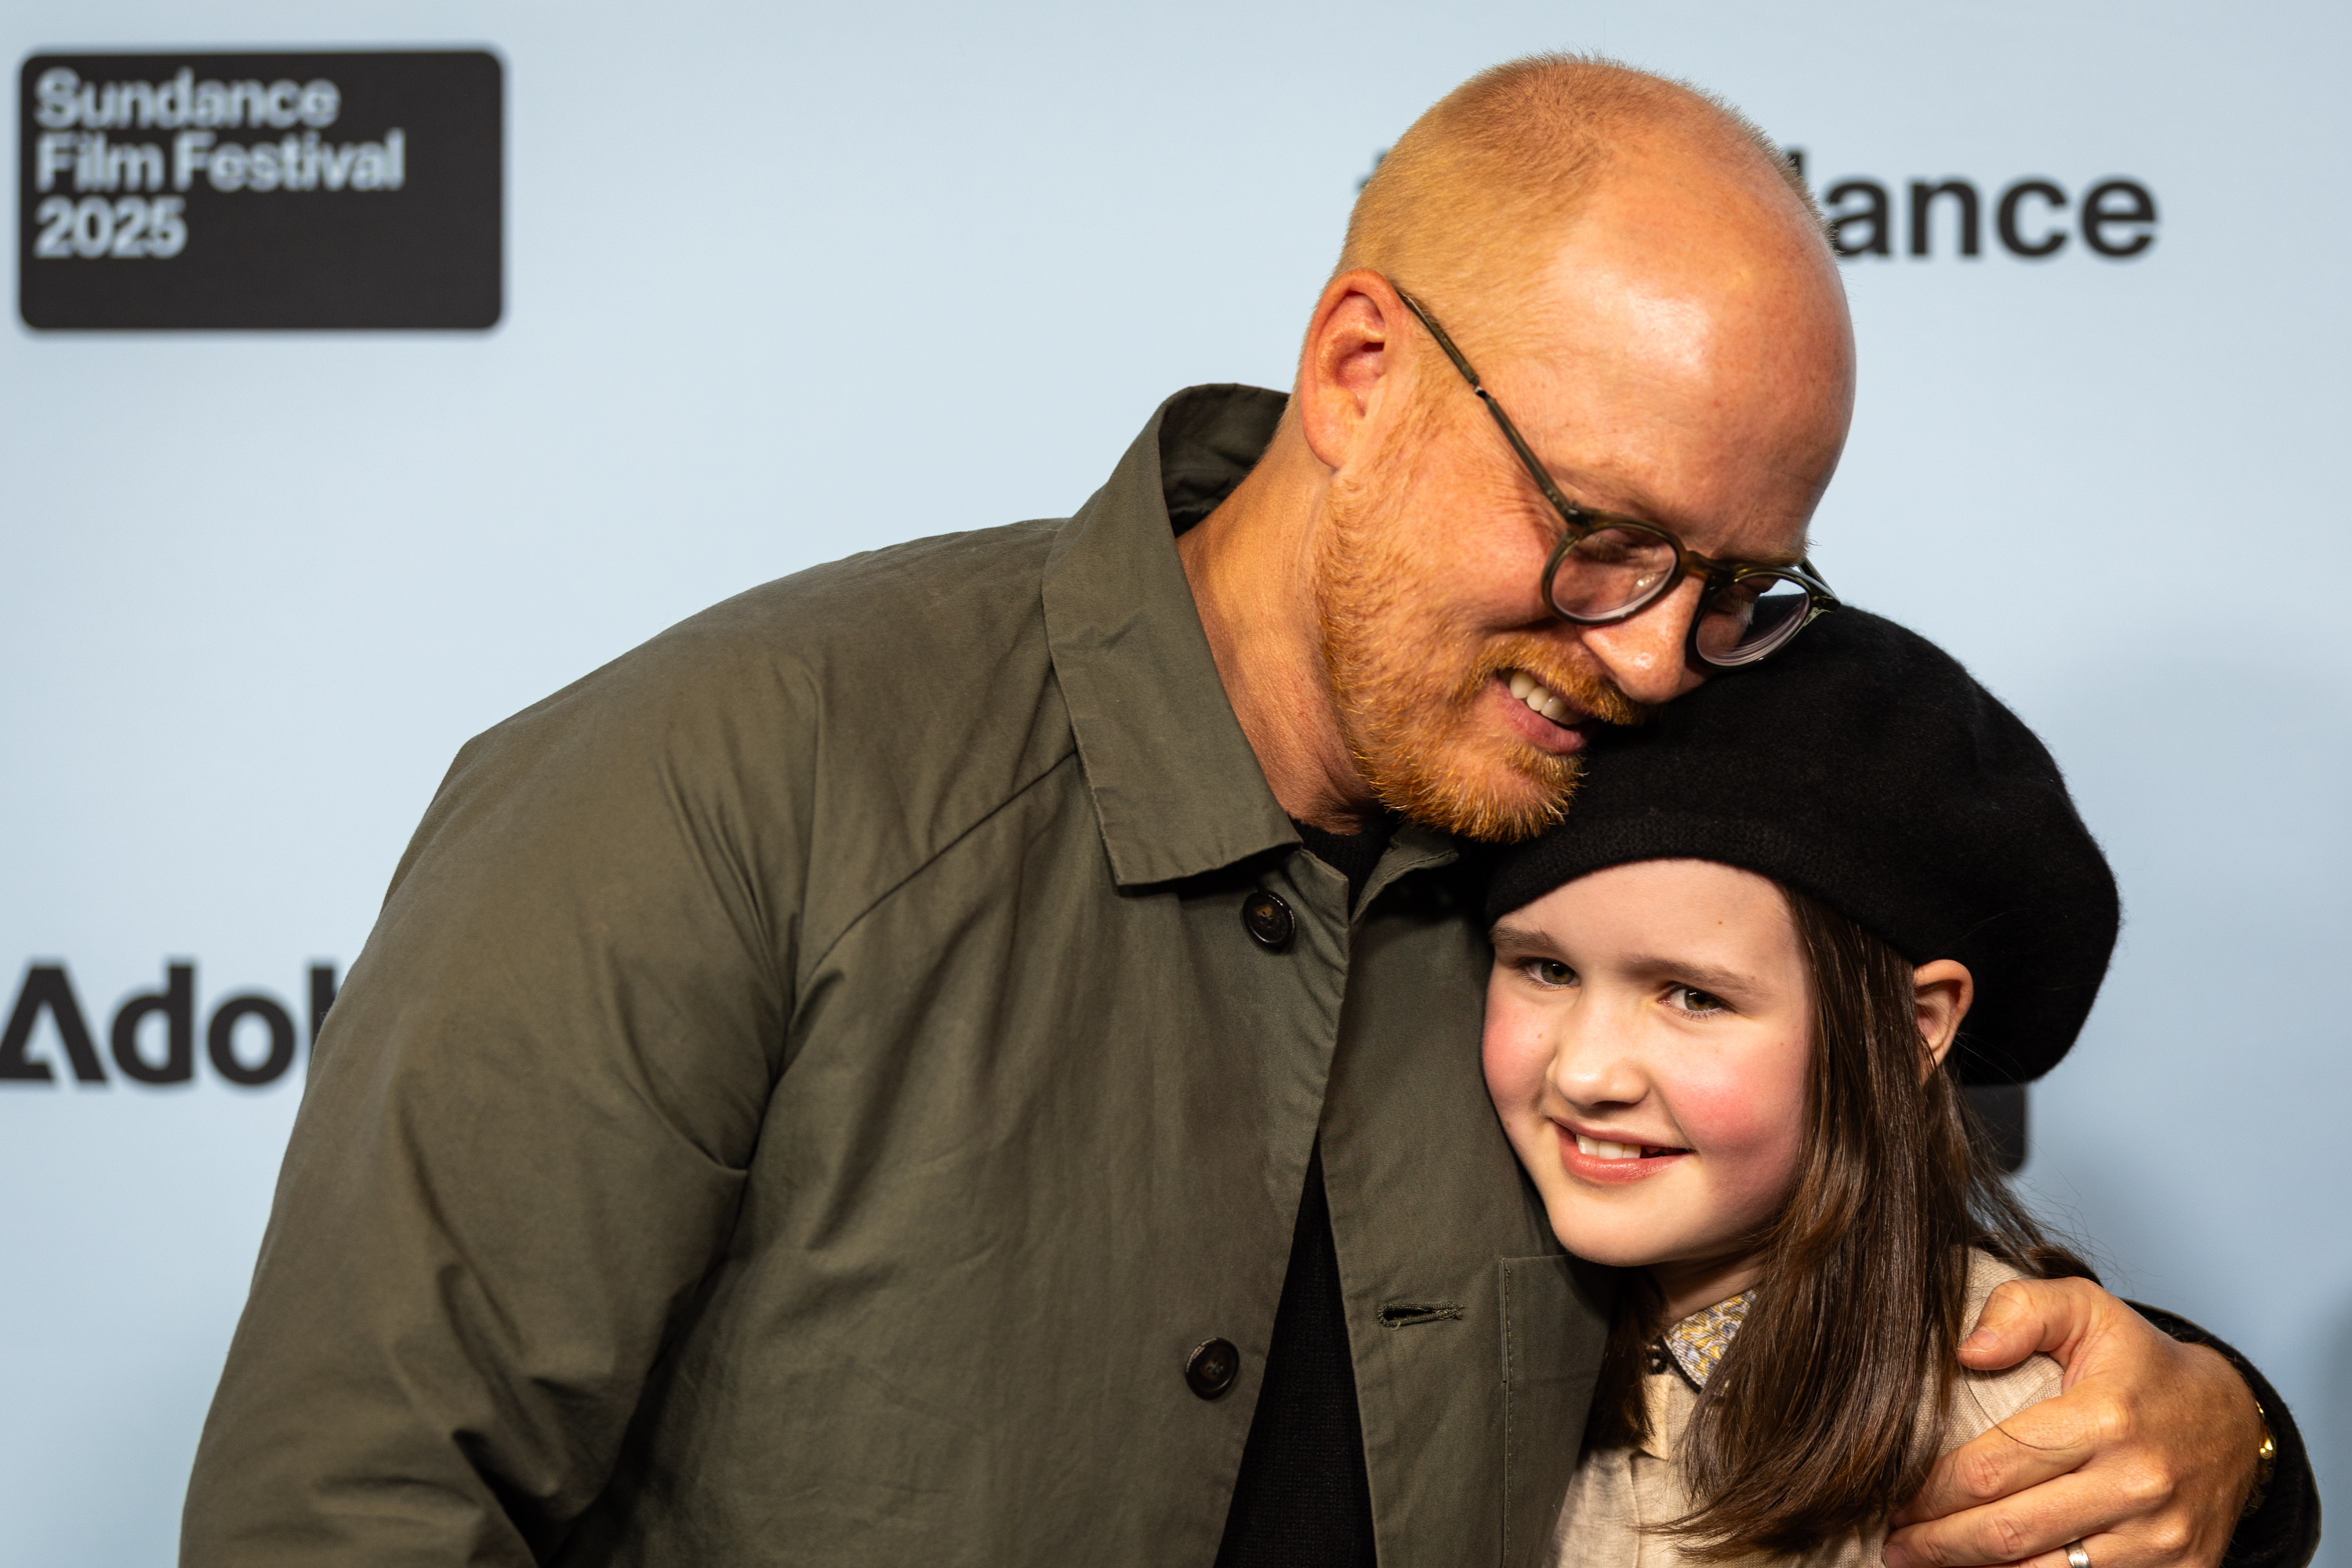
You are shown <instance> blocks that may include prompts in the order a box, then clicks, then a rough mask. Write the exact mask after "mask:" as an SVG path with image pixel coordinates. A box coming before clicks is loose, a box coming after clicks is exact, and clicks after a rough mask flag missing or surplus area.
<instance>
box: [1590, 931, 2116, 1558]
mask: <svg viewBox="0 0 2352 1568" xmlns="http://www.w3.org/2000/svg"><path fill="white" fill-rule="evenodd" d="M1784 890H1786V889H1784ZM1788 898H1789V906H1790V913H1791V914H1792V915H1793V916H1794V918H1795V921H1796V927H1797V935H1798V938H1799V942H1800V945H1801V948H1802V949H1803V952H1804V954H1805V959H1806V963H1807V966H1808V968H1809V969H1810V971H1811V982H1812V993H1813V1047H1812V1068H1811V1073H1812V1082H1811V1089H1810V1092H1809V1094H1808V1096H1807V1101H1808V1106H1807V1122H1808V1125H1807V1127H1806V1129H1805V1140H1804V1148H1803V1151H1802V1152H1801V1155H1800V1159H1799V1164H1798V1169H1797V1177H1796V1181H1795V1184H1793V1186H1792V1187H1791V1188H1790V1194H1789V1197H1788V1199H1787V1201H1786V1202H1785V1203H1784V1204H1783V1205H1782V1206H1781V1208H1780V1212H1779V1213H1778V1214H1777V1215H1775V1216H1774V1217H1773V1218H1772V1219H1771V1220H1770V1221H1769V1222H1768V1224H1767V1226H1766V1228H1765V1231H1764V1234H1763V1235H1762V1236H1761V1237H1759V1241H1760V1243H1761V1246H1762V1249H1763V1256H1764V1263H1763V1268H1762V1272H1761V1283H1760V1287H1759V1289H1758V1290H1757V1293H1756V1298H1755V1301H1754V1303H1753V1305H1752V1306H1751V1307H1750V1308H1749V1310H1748V1319H1747V1321H1746V1323H1745V1324H1744V1325H1742V1327H1741V1328H1740V1331H1739V1333H1738V1337H1737V1338H1735V1339H1734V1340H1733V1341H1732V1342H1731V1347H1730V1349H1729V1350H1727V1352H1724V1356H1723V1360H1722V1361H1721V1362H1720V1363H1718V1364H1717V1367H1716V1369H1715V1371H1714V1373H1712V1374H1711V1375H1709V1377H1708V1378H1707V1380H1706V1387H1705V1388H1704V1389H1703V1390H1702V1391H1701V1392H1700V1394H1699V1401H1698V1406H1697V1409H1696V1412H1695V1413H1694V1414H1693V1415H1692V1417H1691V1422H1690V1426H1689V1428H1688V1430H1687V1431H1686V1432H1685V1435H1684V1437H1683V1440H1682V1443H1681V1447H1680V1448H1679V1450H1678V1452H1677V1456H1676V1457H1677V1460H1678V1462H1679V1463H1680V1464H1681V1465H1682V1466H1683V1468H1684V1476H1685V1481H1686V1484H1687V1486H1688V1488H1689V1492H1690V1496H1691V1497H1692V1499H1693V1500H1694V1507H1693V1508H1692V1510H1691V1511H1690V1512H1689V1513H1687V1514H1685V1516H1683V1517H1682V1518H1681V1519H1679V1520H1676V1521H1673V1522H1671V1523H1670V1524H1668V1525H1666V1526H1664V1527H1663V1528H1664V1533H1667V1534H1670V1535H1673V1536H1675V1538H1677V1540H1678V1542H1679V1543H1680V1545H1681V1549H1682V1550H1683V1551H1684V1552H1685V1553H1687V1554H1688V1555H1690V1556H1692V1557H1694V1558H1696V1559H1698V1560H1700V1561H1703V1562H1707V1561H1721V1560H1724V1559H1727V1558H1730V1557H1734V1556H1738V1555H1739V1554H1741V1553H1743V1552H1752V1551H1755V1550H1758V1549H1761V1550H1763V1551H1767V1552H1776V1553H1786V1552H1800V1551H1803V1550H1805V1549H1806V1548H1809V1547H1811V1546H1814V1545H1817V1544H1819V1543H1820V1542H1823V1541H1826V1540H1829V1539H1831V1538H1832V1537H1834V1536H1836V1535H1839V1534H1842V1533H1843V1532H1844V1531H1847V1530H1850V1529H1853V1528H1854V1527H1855V1526H1857V1525H1861V1524H1864V1523H1867V1522H1870V1521H1875V1520H1879V1519H1884V1518H1885V1516H1886V1515H1888V1514H1890V1513H1892V1512H1893V1511H1895V1509H1897V1508H1898V1507H1900V1506H1901V1505H1902V1504H1903V1503H1904V1502H1905V1501H1906V1500H1908V1498H1909V1497H1910V1495H1911V1494H1912V1493H1913V1492H1914V1491H1916V1490H1917V1489H1918V1487H1919V1483H1920V1482H1921V1481H1922V1480H1924V1479H1926V1477H1927V1468H1928V1466H1929V1465H1930V1464H1931V1463H1932V1462H1933V1461H1934V1459H1935V1453H1934V1451H1933V1449H1932V1448H1930V1447H1923V1446H1922V1444H1921V1442H1920V1436H1922V1435H1923V1434H1922V1431H1921V1428H1920V1426H1919V1413H1920V1410H1921V1407H1922V1405H1932V1407H1933V1409H1934V1410H1935V1412H1936V1414H1937V1416H1938V1417H1939V1418H1940V1417H1941V1416H1942V1415H1945V1414H1946V1413H1947V1412H1948V1408H1949V1405H1950V1401H1951V1394H1952V1384H1953V1381H1954V1378H1955V1376H1956V1375H1957V1373H1958V1366H1959V1363H1958V1353H1957V1352H1958V1344H1959V1340H1960V1333H1961V1328H1962V1322H1961V1317H1962V1313H1963V1312H1964V1311H1965V1310H1966V1307H1967V1289H1968V1268H1969V1264H1968V1248H1969V1247H1972V1246H1973V1247H1982V1248H1984V1249H1985V1250H1986V1251H1988V1252H1990V1253H1992V1254H1993V1255H1994V1256H1996V1257H1998V1258H2001V1259H2003V1260H2004V1261H2006V1262H2008V1263H2010V1264H2011V1265H2012V1266H2014V1267H2015V1268H2018V1269H2020V1270H2021V1271H2022V1272H2024V1273H2026V1274H2028V1275H2031V1276H2033V1277H2036V1278H2040V1279H2058V1278H2062V1277H2064V1276H2067V1275H2080V1276H2084V1277H2085V1278H2095V1276H2094V1275H2092V1273H2091V1270H2090V1269H2089V1268H2087V1267H2085V1266H2084V1263H2083V1262H2082V1260H2081V1259H2079V1258H2076V1257H2074V1254H2072V1253H2071V1252H2068V1251H2066V1250H2065V1249H2064V1248H2063V1247H2058V1246H2056V1245H2055V1244H2053V1241H2052V1240H2051V1239H2050V1237H2048V1236H2046V1235H2045V1234H2044V1233H2043V1232H2042V1228H2041V1226H2038V1225H2036V1224H2035V1223H2034V1220H2033V1217H2032V1215H2029V1214H2028V1213H2027V1212H2026V1211H2025V1209H2024V1208H2023V1207H2022V1206H2021V1205H2020V1204H2019V1203H2018V1202H2017V1200H2016V1199H2015V1198H2014V1197H2012V1196H2011V1194H2010V1192H2009V1189H2008V1188H2007V1187H2006V1186H2004V1185H2003V1184H2002V1183H2001V1180H2000V1174H1999V1173H1998V1172H1997V1171H1996V1170H1995V1168H1994V1166H1993V1163H1992V1160H1991V1154H1990V1148H1989V1144H1988V1142H1987V1140H1986V1138H1985V1136H1984V1134H1983V1131H1982V1129H1981V1128H1980V1127H1979V1126H1978V1125H1977V1123H1976V1121H1975V1118H1974V1116H1973V1114H1972V1113H1971V1111H1970V1110H1969V1105H1968V1100H1967V1097H1966V1096H1965V1095H1964V1094H1963V1093H1962V1092H1961V1091H1960V1089H1959V1087H1958V1083H1957V1081H1956V1080H1955V1079H1954V1077H1953V1075H1952V1073H1951V1072H1950V1071H1949V1070H1948V1069H1947V1068H1941V1067H1939V1068H1936V1069H1935V1070H1933V1071H1927V1072H1924V1073H1923V1072H1922V1070H1921V1069H1922V1068H1923V1067H1924V1066H1925V1064H1926V1059H1927V1058H1926V1056H1925V1047H1924V1045H1923V1043H1922V1041H1921V1040H1920V1037H1919V1029H1918V1023H1917V1015H1916V1006H1915V1002H1914V996H1913V975H1912V966H1911V964H1910V963H1909V962H1907V961H1906V959H1904V957H1903V956H1902V955H1901V954H1900V953H1898V952H1895V950H1894V949H1893V948H1891V947H1889V946H1888V945H1887V944H1886V943H1885V942H1881V941H1880V940H1879V939H1878V938H1876V937H1874V936H1872V935H1871V934H1870V933H1869V932H1867V931H1864V930H1863V929H1862V928H1861V927H1860V926H1858V925H1856V924H1855V923H1854V922H1853V921H1851V920H1849V919H1847V918H1846V917H1845V916H1844V915H1842V914H1840V913H1838V912H1837V911H1836V910H1832V909H1831V908H1830V907H1828V906H1827V905H1825V904H1822V903H1821V902H1819V901H1818V900H1813V899H1810V898H1807V897H1805V896H1804V895H1802V894H1800V893H1797V892H1793V891H1790V892H1789V893H1788ZM1661 1315H1662V1313H1661V1303H1660V1300H1659V1298H1658V1294H1657V1291H1656V1289H1655V1287H1654V1286H1653V1285H1651V1284H1650V1282H1649V1277H1648V1275H1647V1274H1645V1273H1643V1272H1641V1271H1639V1270H1636V1271H1634V1272H1633V1274H1632V1275H1630V1276H1629V1277H1628V1279H1626V1281H1625V1289H1623V1290H1622V1291H1621V1293H1620V1295H1619V1299H1618V1305H1617V1310H1616V1317H1615V1320H1614V1321H1613V1323H1612V1327H1611V1331H1610V1340H1609V1348H1608V1351H1607V1353H1606V1354H1605V1356H1604V1357H1603V1359H1602V1363H1601V1382H1600V1385H1599V1386H1598V1388H1596V1390H1595V1391H1594V1395H1593V1405H1592V1416H1591V1425H1590V1426H1589V1427H1588V1429H1587V1432H1586V1443H1587V1445H1588V1447H1605V1446H1612V1445H1616V1444H1623V1443H1632V1442H1635V1441H1638V1440H1639V1439H1640V1438H1641V1437H1642V1436H1643V1435H1644V1434H1645V1431H1646V1427H1647V1424H1648V1419H1647V1415H1646V1414H1645V1412H1644V1408H1643V1398H1642V1373H1643V1368H1644V1364H1645V1363H1646V1362H1647V1361H1648V1359H1649V1356H1650V1354H1651V1349H1650V1347H1651V1345H1652V1343H1653V1342H1654V1340H1655V1338H1656V1336H1657V1334H1658V1332H1659V1331H1660V1330H1661V1329H1662V1328H1664V1326H1665V1325H1664V1323H1662V1322H1661V1321H1660V1318H1661ZM1939 1426H1940V1419H1939V1421H1938V1422H1937V1426H1933V1427H1928V1428H1927V1432H1932V1431H1934V1430H1936V1429H1937V1427H1939Z"/></svg>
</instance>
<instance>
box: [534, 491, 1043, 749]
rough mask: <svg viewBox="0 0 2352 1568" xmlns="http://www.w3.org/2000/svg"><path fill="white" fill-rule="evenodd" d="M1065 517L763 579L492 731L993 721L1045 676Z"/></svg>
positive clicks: (906, 727) (904, 729) (904, 727)
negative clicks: (557, 723)
mask: <svg viewBox="0 0 2352 1568" xmlns="http://www.w3.org/2000/svg"><path fill="white" fill-rule="evenodd" d="M1060 527H1061V524H1060V523H1059V522H1057V521H1039V522H1022V523H1014V524H1012V525H1010V526H1008V527H1003V528H993V529H987V530H982V531H976V532H971V533H955V534H945V535H941V536H939V537H936V538H930V539H918V540H912V541H909V542H906V543H903V544H895V545H890V546H888V547H887V548H884V549H880V550H871V551H867V552H864V553H862V554H857V555H851V556H847V557H845V558H843V559H842V560H839V561H832V562H827V563H824V565H821V566H812V567H810V568H808V569H807V570H805V571H802V572H796V573H794V574H792V575H791V576H788V577H780V578H777V579H776V580H775V581H773V582H771V583H764V584H761V585H760V586H758V587H756V588H751V589H748V590H746V591H745V592H743V593H740V594H738V595H735V596H734V597H732V598H730V599H725V600H722V601H720V602H719V604H716V605H711V606H710V607H709V609H707V610H703V611H701V612H700V613H698V614H697V615H694V616H688V618H687V619H685V620H683V621H680V622H678V623H677V625H676V626H671V627H669V628H668V629H667V630H666V631H663V632H660V633H658V634H656V636H654V637H651V638H649V639H647V640H646V641H645V642H643V643H641V644H639V645H638V646H637V647H634V648H631V649H630V650H629V651H628V652H626V653H625V654H623V655H621V656H620V657H619V658H615V659H614V660H612V661H611V662H610V663H608V664H606V665H604V666H603V667H602V668H598V669H595V670H593V671H591V672H590V673H589V674H587V675H585V676H583V677H582V678H581V679H579V680H576V681H574V682H573V683H572V684H571V685H570V686H567V687H565V688H564V689H562V690H561V691H557V692H555V693H553V694H551V696H549V697H547V698H546V699H544V700H541V701H540V702H538V703H534V704H533V705H532V706H531V707H530V708H527V709H525V710H522V711H521V712H520V713H518V714H516V715H515V716H514V717H513V718H512V719H510V720H509V721H507V722H506V723H505V724H502V725H500V726H499V727H498V729H497V730H494V731H491V733H492V734H497V733H499V731H506V730H511V729H515V728H525V729H530V728H536V727H538V725H539V723H540V722H541V721H543V720H545V719H549V718H556V717H563V718H567V719H573V720H576V719H581V718H589V717H594V718H598V719H611V720H620V719H625V718H627V717H631V716H635V717H638V718H643V719H653V720H658V721H660V722H662V723H663V724H664V725H666V726H674V725H677V724H681V723H689V722H696V721H706V722H722V723H729V722H749V723H753V724H764V723H768V722H783V723H787V724H789V725H792V726H793V727H795V728H799V727H804V726H807V725H812V724H814V725H824V724H826V723H827V722H828V721H834V720H839V719H842V718H854V719H856V720H859V721H863V722H864V723H865V724H866V725H867V726H868V727H874V721H875V720H876V719H877V717H879V716H880V715H882V714H884V713H892V714H893V715H894V719H895V722H894V724H893V725H892V726H891V727H892V728H894V729H895V730H896V731H897V732H898V734H900V735H902V736H904V735H906V734H907V733H908V731H910V730H917V729H920V728H923V727H924V726H925V725H927V724H928V723H929V722H931V721H948V722H950V723H952V722H953V715H954V713H955V712H956V711H957V710H960V709H961V710H971V709H973V708H975V707H978V708H982V709H986V710H990V711H992V713H994V714H995V715H997V716H998V720H999V722H1000V723H1001V721H1002V718H1003V712H1004V708H1005V704H1006V703H1007V702H1017V701H1018V700H1020V699H1021V696H1022V694H1023V691H1024V688H1025V689H1028V690H1030V691H1034V690H1035V689H1037V688H1039V687H1041V686H1043V685H1045V684H1047V683H1048V682H1049V673H1050V666H1051V659H1050V658H1049V656H1048V654H1047V652H1046V648H1045V616H1044V612H1043V608H1042V602H1041V590H1040V584H1041V582H1042V579H1043V574H1044V571H1045V557H1046V554H1047V552H1049V551H1050V550H1051V548H1052V545H1053V542H1054V539H1055V534H1056V532H1057V531H1058V530H1059V529H1060Z"/></svg>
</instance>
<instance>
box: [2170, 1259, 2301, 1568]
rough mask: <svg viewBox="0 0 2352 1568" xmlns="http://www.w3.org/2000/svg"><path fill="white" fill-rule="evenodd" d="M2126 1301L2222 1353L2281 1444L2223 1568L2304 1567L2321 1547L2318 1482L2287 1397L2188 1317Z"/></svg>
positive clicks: (2185, 1338) (2184, 1338)
mask: <svg viewBox="0 0 2352 1568" xmlns="http://www.w3.org/2000/svg"><path fill="white" fill-rule="evenodd" d="M2126 1304H2127V1305H2128V1306H2130V1307H2131V1309H2132V1310H2134V1311H2137V1313H2138V1314H2139V1315H2140V1316H2141V1317H2143V1318H2146V1319H2147V1321H2149V1322H2151V1323H2154V1324H2155V1325H2156V1326H2157V1327H2158V1328H2159V1329H2162V1330H2163V1331H2165V1332H2166V1333H2168V1334H2170V1335H2171V1336H2172V1337H2173V1338H2174V1339H2176V1340H2179V1341H2180V1342H2182V1343H2184V1344H2192V1345H2207V1346H2210V1347H2211V1348H2212V1349H2214V1350H2216V1351H2219V1352H2221V1355H2222V1356H2223V1357H2224V1358H2225V1359H2226V1360H2227V1361H2228V1362H2229V1363H2230V1364H2231V1366H2234V1367H2236V1368H2237V1369H2238V1375H2239V1376H2241V1377H2242V1378H2244V1379H2245V1380H2246V1386H2247V1387H2249V1388H2251V1389H2252V1390H2253V1391H2254V1397H2255V1399H2257V1400H2258V1401H2260V1402H2261V1404H2262V1407H2263V1415H2264V1416H2265V1417H2266V1418H2267V1419H2268V1421H2269V1423H2270V1428H2271V1440H2272V1441H2273V1443H2275V1444H2277V1446H2278V1460H2277V1463H2276V1464H2275V1465H2273V1468H2272V1470H2271V1484H2270V1488H2269V1489H2268V1490H2267V1491H2265V1492H2264V1493H2263V1499H2262V1501H2261V1502H2260V1503H2259V1504H2257V1505H2256V1506H2255V1508H2254V1510H2253V1511H2252V1512H2251V1513H2249V1514H2247V1515H2246V1516H2245V1518H2243V1519H2242V1520H2240V1521H2238V1528H2237V1531H2236V1533H2234V1534H2233V1535H2231V1537H2230V1549H2229V1551H2227V1552H2224V1553H2222V1556H2221V1568H2304V1565H2305V1563H2309V1562H2310V1561H2311V1559H2312V1554H2313V1553H2314V1552H2317V1551H2318V1550H2319V1483H2318V1481H2317V1479H2315V1477H2314V1476H2313V1475H2312V1473H2311V1456H2310V1455H2309V1454H2308V1453H2307V1452H2306V1451H2305V1448H2304V1446H2303V1434H2302V1433H2301V1432H2300V1431H2298V1430H2296V1428H2295V1425H2294V1416H2293V1415H2290V1414H2288V1412H2287V1407H2286V1401H2285V1400H2284V1399H2281V1398H2280V1397H2279V1394H2278V1390H2276V1389H2274V1388H2273V1387H2272V1386H2271V1385H2270V1380H2269V1379H2267V1378H2265V1377H2263V1374H2262V1373H2260V1372H2259V1371H2257V1370H2256V1369H2255V1366H2254V1363H2252V1362H2250V1361H2248V1360H2247V1359H2246V1358H2245V1357H2244V1356H2242V1355H2240V1354H2239V1353H2238V1352H2236V1351H2234V1350H2232V1349H2231V1348H2230V1347H2229V1346H2228V1345H2226V1344H2223V1343H2222V1342H2221V1341H2220V1340H2218V1339H2215V1338H2214V1337H2213V1336H2212V1335H2211V1334H2209V1333H2207V1332H2206V1331H2204V1330H2203V1329H2200V1328H2199V1327H2198V1326H2197V1325H2196V1324H2194V1323H2192V1322H2190V1321H2189V1320H2188V1319H2186V1318H2184V1317H2181V1316H2180V1315H2179V1314H2178V1313H2175V1312H2168V1311H2166V1310H2163V1309H2162V1308H2160V1307H2143V1306H2141V1305H2140V1304H2139V1303H2138V1302H2137V1301H2132V1302H2129V1303H2126Z"/></svg>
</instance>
